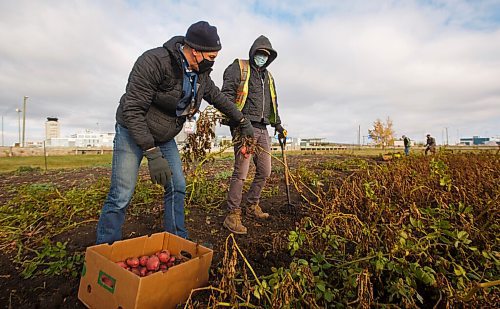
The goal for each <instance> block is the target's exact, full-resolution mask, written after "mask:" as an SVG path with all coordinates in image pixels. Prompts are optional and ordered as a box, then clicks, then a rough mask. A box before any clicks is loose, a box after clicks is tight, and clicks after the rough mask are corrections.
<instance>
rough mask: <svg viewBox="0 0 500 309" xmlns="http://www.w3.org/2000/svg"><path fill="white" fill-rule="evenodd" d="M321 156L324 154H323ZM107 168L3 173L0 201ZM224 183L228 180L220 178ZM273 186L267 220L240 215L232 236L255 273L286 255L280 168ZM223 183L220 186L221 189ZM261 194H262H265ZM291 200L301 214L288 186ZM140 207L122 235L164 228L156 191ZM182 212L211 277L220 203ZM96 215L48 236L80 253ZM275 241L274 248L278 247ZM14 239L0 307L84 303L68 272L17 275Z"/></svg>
mask: <svg viewBox="0 0 500 309" xmlns="http://www.w3.org/2000/svg"><path fill="white" fill-rule="evenodd" d="M321 158H322V157H320V156H318V157H312V156H311V157H307V158H306V157H301V158H300V159H301V160H300V162H301V164H305V165H307V164H308V162H309V160H311V161H317V160H320V159H321ZM323 159H324V158H323ZM289 160H290V162H289V164H290V166H291V167H293V166H296V165H297V164H298V161H297V158H294V157H290V159H289ZM207 167H208V169H209V173H211V174H215V173H220V172H224V173H225V174H228V173H230V172H231V171H232V161H231V160H219V161H217V162H216V163H215V164H212V165H211V164H208V165H207ZM110 172H111V170H110V168H103V167H99V168H82V169H77V170H60V171H49V172H47V173H41V172H36V171H35V172H27V173H8V174H3V175H2V177H1V179H0V192H1V193H0V204H4V203H6V202H7V201H9V200H10V199H11V198H12V197H13V196H12V195H13V194H15V191H13V190H12V188H16V187H19V186H23V185H30V184H36V183H47V182H50V183H52V184H54V185H56V186H57V188H58V189H59V190H60V191H64V190H69V189H71V188H74V187H80V188H81V187H86V186H90V185H91V184H92V183H95V182H96V181H97V180H98V179H100V178H103V177H104V178H109V175H110ZM141 178H142V181H147V179H148V173H147V169H146V168H145V167H143V168H142V170H141ZM225 183H226V184H228V181H225ZM271 187H273V188H278V190H279V191H278V192H277V193H274V195H272V196H268V197H264V198H262V201H261V206H262V208H263V209H264V210H265V211H267V212H269V213H270V215H271V219H270V220H267V221H256V220H252V219H248V218H246V217H244V218H243V220H244V221H243V223H244V225H246V226H247V228H248V234H247V235H237V236H236V240H237V241H238V244H239V246H240V247H241V248H242V249H243V250H244V253H245V254H246V256H247V257H248V258H249V261H250V263H252V265H254V269H255V270H256V272H257V273H258V274H267V273H269V272H270V270H271V267H273V266H274V267H277V266H285V265H288V263H289V262H290V260H291V257H290V255H289V253H288V250H286V243H285V241H286V238H287V236H288V231H290V230H291V229H293V228H294V227H295V224H296V220H295V218H294V217H292V216H291V215H289V214H287V213H285V209H284V207H283V206H284V205H285V204H286V202H287V197H286V193H285V192H286V191H285V184H284V176H283V169H277V170H274V171H273V174H272V175H271V178H270V179H269V181H268V185H267V188H271ZM226 189H227V187H223V188H221V190H226ZM264 195H265V194H264ZM291 198H292V200H293V201H294V204H296V205H297V206H298V207H297V208H298V210H299V214H298V217H300V216H301V215H302V214H301V213H300V211H301V208H300V204H301V202H300V199H299V197H298V196H297V195H296V194H295V193H294V191H293V190H292V196H291ZM140 208H142V209H147V210H148V211H147V212H143V211H135V212H134V214H133V215H128V216H127V219H126V223H125V225H124V230H123V231H124V232H123V238H124V239H128V238H133V237H137V236H142V235H148V234H152V233H156V232H162V231H163V223H162V200H161V197H160V196H157V198H155V200H154V201H152V202H151V203H149V204H146V205H141V206H140ZM188 209H189V213H188V214H187V216H186V225H187V227H188V231H189V238H190V239H191V240H192V241H194V242H199V243H200V244H202V245H205V246H207V247H210V248H212V249H213V250H214V258H213V261H212V277H213V278H212V279H215V275H216V271H215V270H216V269H217V268H218V267H220V264H221V263H222V257H223V254H224V243H225V240H226V237H227V236H228V235H229V231H228V230H226V229H225V228H224V227H223V226H222V222H223V221H224V218H225V215H226V208H225V204H224V203H222V205H220V206H219V207H214V208H213V209H207V208H205V207H202V206H200V205H190V206H189V208H188ZM97 218H98V217H97V216H94V217H93V220H92V221H91V222H88V223H85V224H81V225H79V226H77V227H76V228H74V229H72V230H70V231H67V232H64V233H62V234H59V235H55V236H53V237H51V240H52V241H54V242H56V241H61V242H66V241H67V242H68V243H67V250H68V253H69V254H71V253H74V252H84V251H85V249H86V247H88V246H92V245H93V244H94V242H95V234H96V233H95V228H96V223H97ZM277 246H278V247H277ZM15 248H16V244H12V245H11V246H10V247H7V248H5V249H3V250H2V253H1V254H0V279H1V280H0V291H1V292H0V307H1V308H85V306H83V304H82V303H81V302H79V300H78V298H77V293H78V284H79V278H78V277H76V278H73V277H71V276H62V275H61V276H43V275H40V276H36V277H34V278H30V279H23V278H22V277H21V276H20V272H21V270H22V269H21V268H20V265H19V264H16V263H14V262H13V260H14V259H15V255H16V253H17V252H16V251H15Z"/></svg>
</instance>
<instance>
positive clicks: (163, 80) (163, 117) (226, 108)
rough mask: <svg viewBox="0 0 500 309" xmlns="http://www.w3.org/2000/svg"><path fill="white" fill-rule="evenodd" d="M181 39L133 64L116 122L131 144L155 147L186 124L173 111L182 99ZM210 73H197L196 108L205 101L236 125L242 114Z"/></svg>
mask: <svg viewBox="0 0 500 309" xmlns="http://www.w3.org/2000/svg"><path fill="white" fill-rule="evenodd" d="M183 43H184V37H183V36H176V37H173V38H172V39H170V40H169V41H168V42H166V43H165V44H163V47H158V48H154V49H151V50H148V51H146V52H145V53H144V54H142V55H141V56H140V57H139V58H138V59H137V61H136V62H135V64H134V67H133V68H132V71H131V72H130V76H129V78H128V83H127V87H126V92H125V94H124V95H123V96H122V97H121V99H120V105H119V106H118V109H117V111H116V121H117V122H118V123H119V124H120V125H122V126H124V127H126V128H127V129H128V130H129V132H130V134H131V135H132V138H133V139H134V141H135V142H136V143H137V144H138V145H139V146H140V147H141V148H142V149H143V150H147V149H150V148H153V147H155V146H156V145H157V144H159V143H164V142H167V141H169V140H171V139H172V138H174V137H175V136H176V135H177V134H178V133H179V132H180V131H181V130H182V125H183V124H184V122H185V121H186V116H180V117H177V116H176V113H175V110H176V107H177V103H178V102H179V100H180V99H181V96H182V81H183V74H184V72H183V68H182V62H181V57H182V55H181V54H180V51H179V46H180V45H181V44H183ZM209 74H210V71H208V72H205V73H202V74H199V76H198V89H197V95H196V109H199V107H200V104H201V100H202V99H205V101H207V102H208V103H210V104H212V105H213V106H215V108H217V109H218V110H220V111H221V112H222V113H224V114H225V115H226V116H228V117H229V118H230V119H231V120H232V121H236V122H239V121H240V120H241V119H242V118H243V114H242V113H241V112H240V111H239V110H238V109H237V108H236V107H235V105H234V104H233V103H232V102H231V101H229V100H228V99H227V97H226V96H225V95H223V94H222V93H221V92H220V90H219V88H217V86H215V84H214V82H213V81H212V79H211V78H210V75H209Z"/></svg>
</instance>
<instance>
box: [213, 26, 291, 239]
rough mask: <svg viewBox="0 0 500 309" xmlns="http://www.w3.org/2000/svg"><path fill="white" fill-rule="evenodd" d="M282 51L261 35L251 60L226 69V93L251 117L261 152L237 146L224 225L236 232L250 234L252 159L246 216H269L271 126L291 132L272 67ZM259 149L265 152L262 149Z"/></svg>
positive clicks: (248, 210)
mask: <svg viewBox="0 0 500 309" xmlns="http://www.w3.org/2000/svg"><path fill="white" fill-rule="evenodd" d="M277 55H278V53H277V52H276V51H275V50H274V49H273V47H272V46H271V42H270V41H269V39H268V38H267V37H265V36H263V35H261V36H259V37H258V38H257V39H256V40H255V42H254V43H253V45H252V47H251V48H250V53H249V59H248V60H242V59H236V60H235V61H234V62H233V63H232V64H231V65H229V67H227V69H226V70H225V72H224V84H223V86H222V92H223V93H224V94H225V95H226V96H227V97H228V98H229V100H230V101H231V102H233V103H234V104H235V106H237V108H238V109H239V110H241V112H242V113H243V115H244V116H245V118H248V119H249V120H250V121H251V123H252V127H253V130H254V139H255V142H256V145H257V147H256V148H257V151H256V152H255V153H254V154H252V155H248V154H247V155H245V154H243V153H242V152H240V151H239V150H240V148H239V147H240V145H235V146H234V156H235V161H234V171H233V175H232V177H231V180H230V184H229V192H228V196H227V205H228V209H229V213H228V215H227V217H226V219H225V220H224V226H225V227H226V228H227V229H228V230H230V231H231V232H233V233H235V234H246V233H247V228H246V227H245V226H244V225H243V224H242V222H241V213H242V211H241V200H242V191H243V183H244V181H245V179H246V178H247V174H248V169H249V167H250V161H253V163H254V164H255V168H256V171H255V178H254V179H253V181H252V184H251V186H250V189H249V190H248V195H247V200H246V202H247V207H246V211H245V212H246V215H247V216H249V217H253V218H257V219H267V218H269V214H268V213H266V212H264V211H263V210H262V208H261V206H260V204H259V202H260V195H261V192H262V189H263V188H264V186H265V184H266V180H267V178H268V177H269V176H270V175H271V156H270V155H269V152H270V150H271V147H270V138H269V132H268V126H269V125H271V126H272V127H274V130H275V132H278V133H279V134H280V136H281V137H285V136H286V135H287V132H286V130H285V129H284V128H283V127H282V126H281V120H280V117H279V114H278V103H277V97H276V86H275V84H274V80H273V77H272V75H271V73H270V72H269V71H268V70H267V68H268V66H269V65H270V64H271V63H272V62H273V61H274V59H276V57H277ZM229 126H230V128H231V134H232V135H233V137H234V136H235V134H236V132H235V124H234V123H229ZM259 148H261V149H263V151H259Z"/></svg>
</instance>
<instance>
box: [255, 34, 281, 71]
mask: <svg viewBox="0 0 500 309" xmlns="http://www.w3.org/2000/svg"><path fill="white" fill-rule="evenodd" d="M257 49H265V50H267V51H268V52H269V53H270V55H269V58H268V59H267V62H266V64H264V65H263V66H262V68H266V67H268V66H269V65H270V64H271V62H273V61H274V59H276V57H278V52H277V51H275V50H274V49H273V46H272V45H271V42H270V41H269V39H268V38H267V37H265V36H263V35H261V36H259V37H258V38H257V39H256V40H255V42H253V44H252V47H250V53H249V56H250V58H249V60H250V63H251V64H252V65H253V66H255V63H254V61H253V57H254V55H255V52H256V51H257Z"/></svg>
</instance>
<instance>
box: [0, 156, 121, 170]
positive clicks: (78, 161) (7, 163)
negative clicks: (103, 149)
mask: <svg viewBox="0 0 500 309" xmlns="http://www.w3.org/2000/svg"><path fill="white" fill-rule="evenodd" d="M111 160H112V154H103V155H65V156H53V157H50V156H49V157H47V169H51V170H52V169H69V168H80V167H92V166H109V167H111ZM26 167H31V168H33V169H36V168H40V169H42V170H45V160H44V157H41V156H37V157H35V156H33V157H7V158H0V173H7V172H13V171H16V170H18V169H20V168H21V169H25V168H26Z"/></svg>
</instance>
